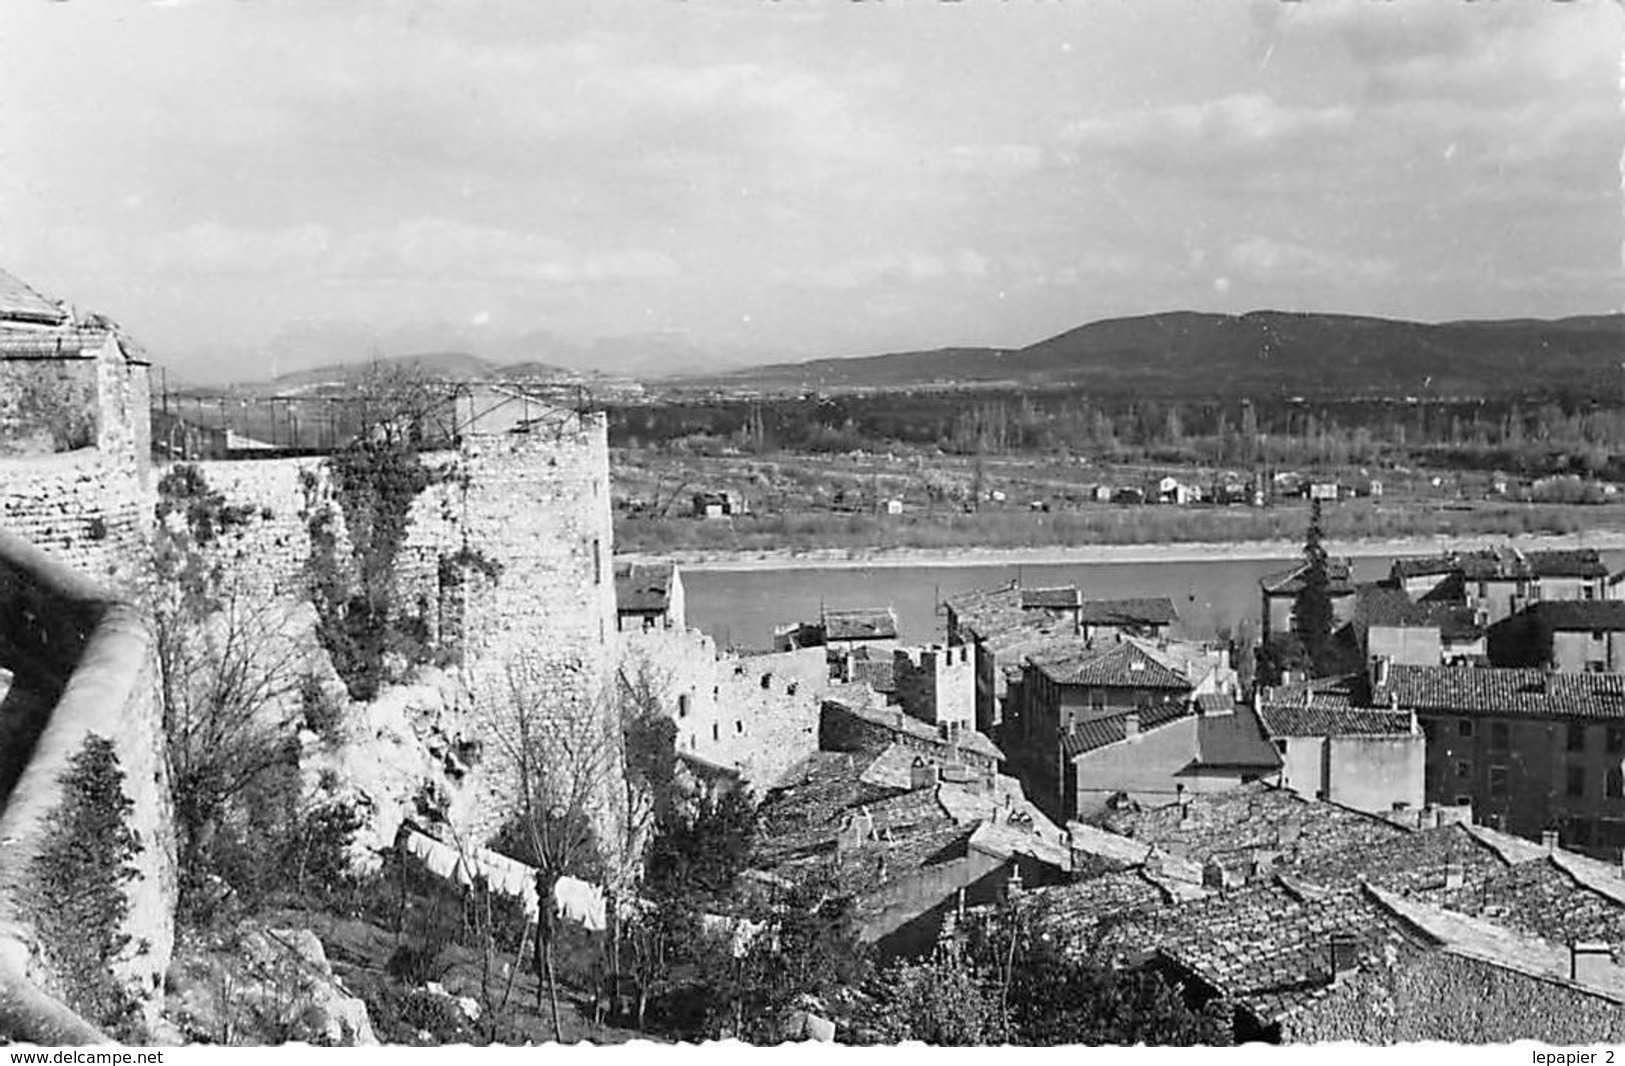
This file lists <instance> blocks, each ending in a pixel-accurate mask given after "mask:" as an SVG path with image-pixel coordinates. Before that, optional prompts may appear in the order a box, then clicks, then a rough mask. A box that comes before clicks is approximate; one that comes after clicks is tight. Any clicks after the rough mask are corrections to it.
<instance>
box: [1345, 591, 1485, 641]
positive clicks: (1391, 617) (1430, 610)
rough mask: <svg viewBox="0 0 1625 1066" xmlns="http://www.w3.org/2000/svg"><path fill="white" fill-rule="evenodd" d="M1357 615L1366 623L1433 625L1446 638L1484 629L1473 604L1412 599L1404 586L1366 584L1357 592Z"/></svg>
mask: <svg viewBox="0 0 1625 1066" xmlns="http://www.w3.org/2000/svg"><path fill="white" fill-rule="evenodd" d="M1355 595H1356V597H1357V599H1356V601H1355V606H1354V619H1355V621H1356V622H1358V623H1359V624H1361V625H1363V626H1367V627H1369V626H1397V627H1418V628H1422V627H1432V628H1437V629H1438V630H1439V636H1440V638H1441V639H1445V640H1456V641H1459V640H1476V639H1477V638H1478V637H1480V636H1482V635H1483V633H1484V631H1483V629H1482V628H1480V627H1479V625H1478V624H1477V622H1476V621H1475V620H1474V618H1473V611H1472V608H1470V607H1468V606H1466V605H1465V604H1460V603H1455V602H1440V601H1430V600H1428V599H1427V598H1426V597H1424V598H1423V600H1422V601H1417V600H1413V599H1411V598H1410V596H1408V595H1406V593H1405V590H1404V589H1400V588H1395V587H1393V586H1391V585H1383V584H1376V583H1372V584H1363V585H1360V586H1359V587H1358V589H1357V590H1356V592H1355Z"/></svg>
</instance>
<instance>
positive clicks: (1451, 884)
mask: <svg viewBox="0 0 1625 1066" xmlns="http://www.w3.org/2000/svg"><path fill="white" fill-rule="evenodd" d="M1466 880H1467V871H1466V869H1465V868H1464V867H1463V866H1462V864H1461V863H1459V862H1450V861H1446V862H1445V864H1444V889H1445V891H1446V892H1454V891H1455V890H1456V889H1458V888H1460V887H1461V886H1462V885H1463V884H1464V883H1466Z"/></svg>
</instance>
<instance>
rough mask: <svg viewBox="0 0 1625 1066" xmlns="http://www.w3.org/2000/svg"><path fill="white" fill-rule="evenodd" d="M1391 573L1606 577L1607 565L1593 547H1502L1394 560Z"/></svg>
mask: <svg viewBox="0 0 1625 1066" xmlns="http://www.w3.org/2000/svg"><path fill="white" fill-rule="evenodd" d="M1390 572H1391V573H1392V574H1393V575H1394V577H1396V578H1406V577H1427V576H1430V575H1435V574H1460V575H1461V576H1462V577H1463V578H1465V579H1466V580H1468V581H1516V580H1521V579H1527V578H1531V577H1579V578H1593V577H1607V576H1608V567H1607V565H1606V564H1605V563H1604V562H1603V560H1602V555H1601V553H1600V552H1598V551H1597V549H1595V548H1567V549H1552V550H1547V551H1532V552H1523V551H1519V550H1517V549H1515V548H1505V547H1502V548H1481V549H1478V550H1476V551H1466V552H1446V553H1444V554H1443V555H1434V556H1422V557H1420V558H1412V559H1396V560H1394V564H1393V567H1392V568H1391V571H1390Z"/></svg>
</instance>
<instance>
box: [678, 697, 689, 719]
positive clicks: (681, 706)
mask: <svg viewBox="0 0 1625 1066" xmlns="http://www.w3.org/2000/svg"><path fill="white" fill-rule="evenodd" d="M689 702H690V698H689V695H688V693H686V692H685V693H683V694H682V695H680V696H678V697H677V717H679V718H687V717H688V708H689Z"/></svg>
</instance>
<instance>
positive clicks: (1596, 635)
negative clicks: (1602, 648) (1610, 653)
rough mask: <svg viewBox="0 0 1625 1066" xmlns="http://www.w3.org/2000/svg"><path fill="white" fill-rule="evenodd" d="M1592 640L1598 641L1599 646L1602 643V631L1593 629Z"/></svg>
mask: <svg viewBox="0 0 1625 1066" xmlns="http://www.w3.org/2000/svg"><path fill="white" fill-rule="evenodd" d="M1591 639H1592V640H1594V641H1597V642H1598V643H1599V644H1600V643H1602V630H1600V629H1593V630H1592V631H1591Z"/></svg>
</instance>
